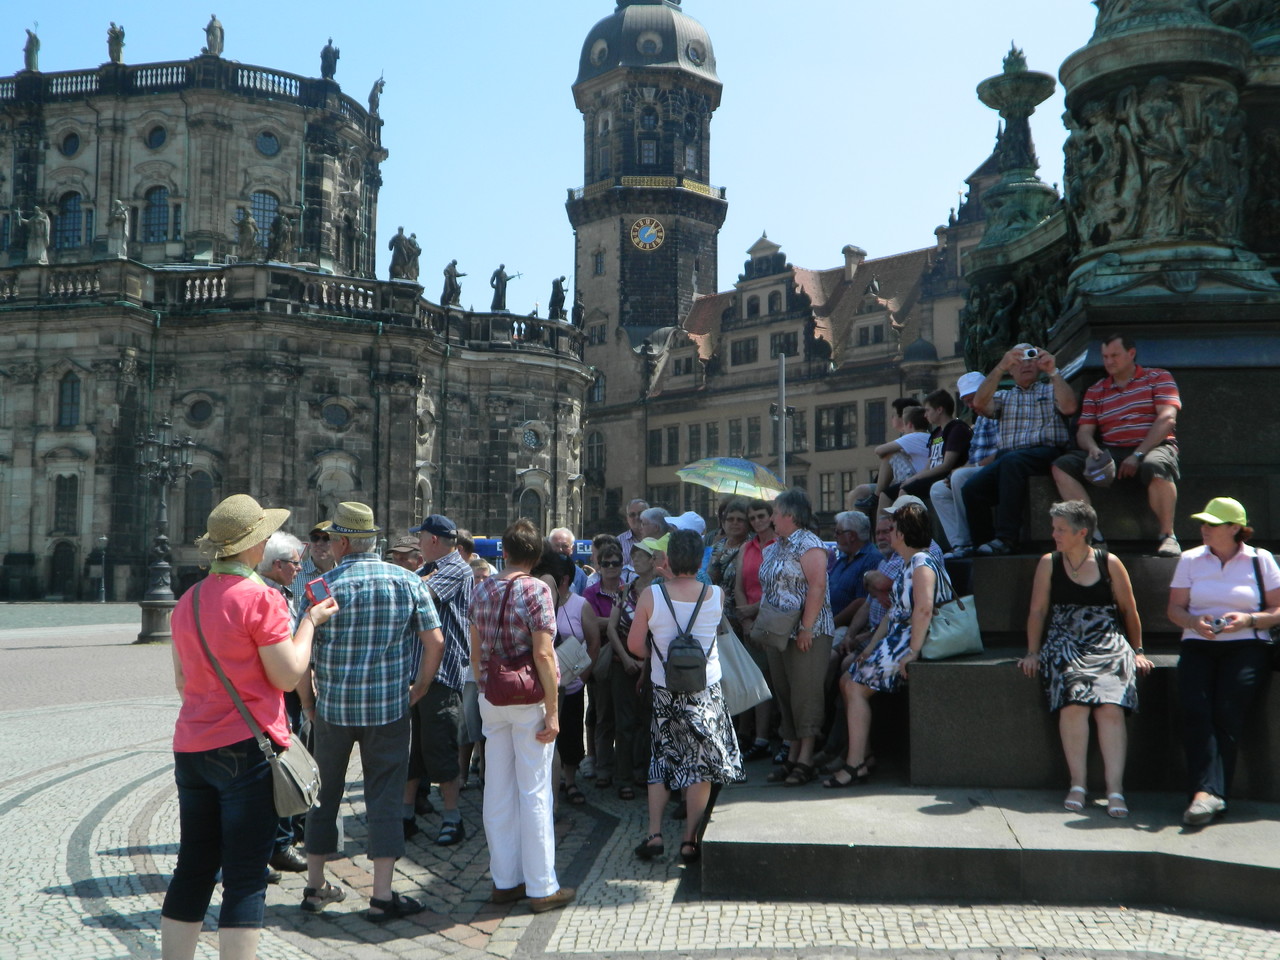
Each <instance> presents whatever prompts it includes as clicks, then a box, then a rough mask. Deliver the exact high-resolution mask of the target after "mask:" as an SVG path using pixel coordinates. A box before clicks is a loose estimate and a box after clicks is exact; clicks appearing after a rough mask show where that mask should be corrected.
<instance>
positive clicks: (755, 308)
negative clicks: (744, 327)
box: [747, 296, 760, 320]
mask: <svg viewBox="0 0 1280 960" xmlns="http://www.w3.org/2000/svg"><path fill="white" fill-rule="evenodd" d="M758 316H760V298H759V297H756V296H751V297H747V319H748V320H750V319H751V318H752V317H758Z"/></svg>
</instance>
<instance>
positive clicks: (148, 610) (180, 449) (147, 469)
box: [137, 417, 196, 643]
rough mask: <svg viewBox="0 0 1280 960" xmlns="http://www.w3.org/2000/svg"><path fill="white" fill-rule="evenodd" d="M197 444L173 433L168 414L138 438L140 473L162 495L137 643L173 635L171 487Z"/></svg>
mask: <svg viewBox="0 0 1280 960" xmlns="http://www.w3.org/2000/svg"><path fill="white" fill-rule="evenodd" d="M195 446H196V443H195V441H194V440H192V439H191V438H190V437H174V436H173V424H172V423H170V422H169V418H168V417H163V418H161V420H160V422H159V423H158V424H157V425H156V426H155V427H154V428H153V429H152V430H151V432H150V433H148V434H146V435H145V436H142V435H139V436H138V439H137V447H138V472H139V474H140V475H141V476H142V478H143V479H144V480H146V481H149V482H150V483H152V484H154V486H155V487H156V491H157V493H158V494H159V496H158V502H157V504H156V536H155V542H154V543H153V544H152V546H151V558H152V559H151V564H150V566H149V567H148V568H147V569H148V573H149V582H148V584H147V592H146V595H145V596H144V597H143V598H142V600H141V601H140V602H139V604H138V605H139V606H140V607H141V608H142V632H141V633H139V634H138V639H137V642H138V643H154V642H157V641H163V640H169V639H172V636H173V634H172V633H171V632H170V630H169V616H170V614H172V613H173V608H174V606H175V605H176V603H177V601H176V600H174V597H173V587H172V585H171V582H170V574H171V572H172V568H171V567H170V565H169V555H170V551H169V488H170V487H175V486H177V485H178V484H179V483H181V482H182V481H183V480H185V479H186V478H187V474H188V473H190V472H191V460H192V455H193V454H194V452H195Z"/></svg>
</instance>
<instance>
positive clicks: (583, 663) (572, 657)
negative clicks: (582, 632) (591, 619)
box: [556, 597, 591, 687]
mask: <svg viewBox="0 0 1280 960" xmlns="http://www.w3.org/2000/svg"><path fill="white" fill-rule="evenodd" d="M571 599H573V598H571ZM577 599H578V600H579V601H580V602H581V603H582V605H583V606H585V605H586V601H585V600H582V598H581V597H578V598H577ZM561 613H564V616H565V619H566V620H568V621H570V623H572V614H571V613H570V612H569V610H568V604H562V605H561V607H560V609H559V610H558V611H556V625H557V630H556V632H557V633H558V634H559V636H557V638H556V661H557V662H558V663H559V664H560V686H561V687H567V686H569V684H571V683H573V682H574V681H575V680H577V679H578V678H580V677H581V676H582V675H583V674H584V673H586V672H587V671H588V670H590V669H591V651H590V650H588V649H587V644H586V641H584V640H582V639H581V638H579V637H575V636H574V635H573V634H572V633H565V632H562V631H560V630H559V616H560V614H561ZM578 622H579V623H581V622H582V614H581V612H579V614H578Z"/></svg>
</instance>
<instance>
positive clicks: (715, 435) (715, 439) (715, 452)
mask: <svg viewBox="0 0 1280 960" xmlns="http://www.w3.org/2000/svg"><path fill="white" fill-rule="evenodd" d="M706 455H707V456H708V457H718V456H720V424H718V423H708V424H707V453H706Z"/></svg>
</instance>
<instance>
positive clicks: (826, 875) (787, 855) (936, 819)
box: [701, 776, 1280, 923]
mask: <svg viewBox="0 0 1280 960" xmlns="http://www.w3.org/2000/svg"><path fill="white" fill-rule="evenodd" d="M1062 783H1063V784H1065V783H1066V781H1065V780H1064V781H1062ZM1065 793H1066V789H1065V786H1062V785H1055V787H1054V789H1052V790H1043V791H1037V790H1005V789H991V788H988V787H981V788H972V787H970V788H962V787H955V788H944V789H938V790H921V789H918V788H915V787H909V786H906V785H904V784H901V783H894V782H892V781H891V780H890V779H889V778H888V777H881V776H876V777H874V778H873V779H872V780H871V781H870V783H868V784H865V785H863V786H860V787H853V788H850V789H848V790H827V789H824V788H822V787H821V786H818V785H810V786H808V787H803V788H799V789H787V788H784V787H779V786H764V785H755V784H747V785H743V786H735V787H731V788H729V789H726V790H725V791H723V792H722V793H721V795H720V798H719V801H718V803H717V806H716V810H715V814H714V816H713V817H712V819H711V823H710V825H709V826H708V828H707V832H706V835H705V837H704V841H703V855H702V864H701V866H702V894H703V896H705V897H709V898H713V899H716V898H718V899H726V900H745V901H770V900H805V901H812V902H829V901H843V902H874V901H882V902H884V901H887V902H890V903H892V902H904V901H907V902H918V901H926V902H928V901H938V900H940V901H963V902H966V903H969V902H974V901H1003V902H1008V903H1030V902H1037V903H1046V904H1080V903H1119V904H1124V905H1126V906H1139V905H1150V906H1155V907H1163V908H1169V907H1172V908H1175V909H1181V910H1196V911H1212V912H1217V913H1225V914H1229V915H1233V916H1237V917H1243V918H1249V919H1254V920H1260V921H1263V922H1266V923H1274V922H1275V918H1276V904H1277V903H1280V856H1277V853H1276V851H1277V850H1280V805H1277V804H1274V803H1259V802H1250V801H1232V803H1231V806H1230V809H1229V810H1228V812H1227V815H1226V817H1224V818H1223V819H1221V820H1219V821H1217V822H1215V823H1214V824H1212V825H1211V826H1208V827H1206V828H1204V829H1200V830H1196V829H1188V828H1184V827H1183V826H1182V823H1181V814H1182V810H1183V808H1184V806H1185V803H1186V800H1185V798H1184V797H1183V796H1182V795H1181V794H1171V793H1146V792H1143V791H1138V790H1135V791H1133V792H1130V793H1128V794H1127V799H1128V801H1129V807H1130V810H1131V811H1132V815H1131V817H1130V818H1129V819H1128V820H1112V819H1111V818H1109V817H1108V816H1107V815H1106V812H1105V810H1104V809H1103V808H1102V807H1101V806H1100V805H1098V803H1099V800H1098V798H1097V797H1093V798H1091V799H1092V800H1093V802H1092V803H1091V804H1090V806H1089V807H1088V808H1087V809H1086V811H1085V812H1084V813H1080V814H1073V813H1069V812H1067V811H1066V810H1063V809H1062V799H1063V796H1064V795H1065Z"/></svg>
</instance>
